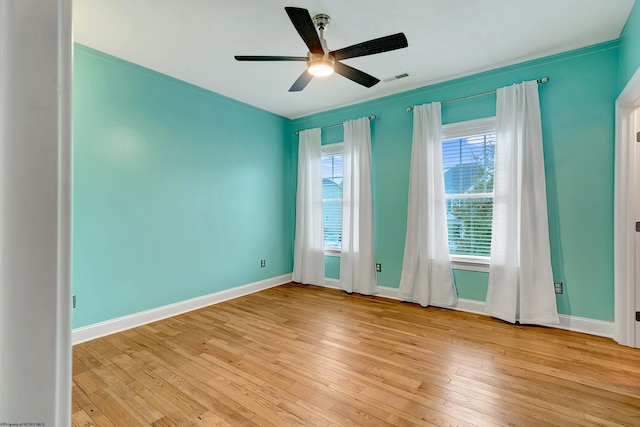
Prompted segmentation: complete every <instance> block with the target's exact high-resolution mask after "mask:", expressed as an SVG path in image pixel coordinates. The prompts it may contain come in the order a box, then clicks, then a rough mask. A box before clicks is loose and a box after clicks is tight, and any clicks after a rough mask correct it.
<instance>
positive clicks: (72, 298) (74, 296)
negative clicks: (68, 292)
mask: <svg viewBox="0 0 640 427" xmlns="http://www.w3.org/2000/svg"><path fill="white" fill-rule="evenodd" d="M71 306H72V307H73V308H76V294H73V295H72V296H71Z"/></svg>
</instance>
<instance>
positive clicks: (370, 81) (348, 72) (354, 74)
mask: <svg viewBox="0 0 640 427" xmlns="http://www.w3.org/2000/svg"><path fill="white" fill-rule="evenodd" d="M333 70H334V71H335V72H336V73H338V74H340V75H342V76H344V77H346V78H348V79H349V80H353V81H354V82H356V83H359V84H361V85H362V86H366V87H371V86H374V85H375V84H377V83H378V82H379V81H380V79H376V78H375V77H373V76H372V75H370V74H367V73H365V72H364V71H360V70H358V69H356V68H353V67H350V66H348V65H345V64H342V63H340V62H336V63H335V65H334V67H333Z"/></svg>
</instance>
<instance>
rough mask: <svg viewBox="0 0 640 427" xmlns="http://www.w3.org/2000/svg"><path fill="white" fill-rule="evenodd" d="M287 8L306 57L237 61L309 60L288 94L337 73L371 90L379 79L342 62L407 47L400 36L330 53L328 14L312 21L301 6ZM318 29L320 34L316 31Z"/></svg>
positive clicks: (257, 57) (245, 58)
mask: <svg viewBox="0 0 640 427" xmlns="http://www.w3.org/2000/svg"><path fill="white" fill-rule="evenodd" d="M284 9H285V11H286V12H287V15H289V19H291V22H292V23H293V26H294V27H295V28H296V30H297V31H298V34H300V37H302V40H303V41H304V42H305V44H306V45H307V47H308V48H309V52H308V53H307V56H236V57H235V59H236V60H237V61H306V63H307V69H306V70H305V71H304V72H303V73H302V74H301V75H300V77H298V79H297V80H296V81H295V82H294V83H293V86H291V88H290V89H289V92H299V91H301V90H302V89H304V88H305V86H307V84H309V82H310V81H311V79H312V78H313V77H314V76H317V77H321V76H328V75H330V74H332V73H333V72H334V71H335V72H336V73H338V74H340V75H342V76H344V77H346V78H348V79H349V80H353V81H354V82H356V83H358V84H361V85H363V86H366V87H371V86H373V85H375V84H376V83H378V82H379V81H380V80H379V79H377V78H375V77H373V76H372V75H369V74H367V73H365V72H363V71H360V70H358V69H356V68H353V67H350V66H348V65H345V64H343V63H341V62H340V61H341V60H343V59H349V58H356V57H358V56H365V55H373V54H376V53H382V52H388V51H390V50H396V49H402V48H405V47H407V46H408V43H407V38H406V37H405V35H404V34H403V33H398V34H393V35H390V36H386V37H380V38H377V39H373V40H369V41H366V42H362V43H358V44H354V45H352V46H349V47H345V48H342V49H338V50H331V51H330V50H329V49H328V48H327V41H326V40H325V39H324V30H325V28H326V27H327V25H329V22H330V20H331V18H330V17H329V15H325V14H323V13H321V14H318V15H315V16H314V17H313V19H311V15H310V14H309V11H308V10H307V9H302V8H299V7H285V8H284ZM316 27H317V28H318V32H319V33H320V34H319V35H318V32H316Z"/></svg>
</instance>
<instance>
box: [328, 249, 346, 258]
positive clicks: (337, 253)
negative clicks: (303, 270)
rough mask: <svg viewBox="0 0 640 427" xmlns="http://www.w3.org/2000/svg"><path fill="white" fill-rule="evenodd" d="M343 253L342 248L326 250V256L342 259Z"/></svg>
mask: <svg viewBox="0 0 640 427" xmlns="http://www.w3.org/2000/svg"><path fill="white" fill-rule="evenodd" d="M341 253H342V249H340V248H324V256H332V257H340V254H341Z"/></svg>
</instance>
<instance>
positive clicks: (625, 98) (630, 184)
mask: <svg viewBox="0 0 640 427" xmlns="http://www.w3.org/2000/svg"><path fill="white" fill-rule="evenodd" d="M638 108H640V68H638V70H636V72H635V74H634V75H633V77H632V78H631V80H629V82H628V83H627V85H626V86H625V88H624V89H623V90H622V92H621V93H620V96H618V99H617V100H616V136H615V169H614V174H615V187H614V289H615V334H614V338H615V340H616V341H617V342H618V343H619V344H622V345H627V346H630V347H640V342H636V328H637V327H640V326H638V325H636V321H635V315H634V313H635V310H636V307H635V301H636V273H638V274H640V271H638V272H636V268H635V256H636V247H635V231H634V227H635V222H636V204H637V203H638V202H640V199H639V198H637V197H636V194H638V193H639V192H640V188H636V182H635V181H636V180H635V177H636V174H638V173H640V165H636V164H635V152H636V144H637V143H636V142H634V141H635V132H637V131H638V128H640V123H636V116H635V112H636V110H637V109H638ZM639 219H640V218H639ZM637 250H640V248H637Z"/></svg>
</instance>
